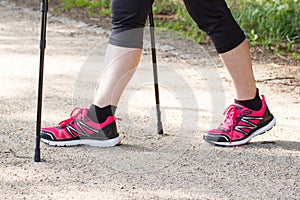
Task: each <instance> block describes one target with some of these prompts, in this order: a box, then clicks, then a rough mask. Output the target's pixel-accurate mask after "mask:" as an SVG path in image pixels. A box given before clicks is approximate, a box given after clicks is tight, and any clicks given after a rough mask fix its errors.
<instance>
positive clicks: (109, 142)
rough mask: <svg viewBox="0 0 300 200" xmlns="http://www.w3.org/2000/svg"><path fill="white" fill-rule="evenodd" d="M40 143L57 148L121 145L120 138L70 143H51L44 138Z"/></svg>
mask: <svg viewBox="0 0 300 200" xmlns="http://www.w3.org/2000/svg"><path fill="white" fill-rule="evenodd" d="M41 141H42V142H44V143H46V144H48V145H50V146H57V147H69V146H78V145H87V146H92V147H113V146H116V145H118V144H120V143H121V141H120V138H119V137H116V138H113V139H109V140H89V139H81V140H70V141H51V140H47V139H44V138H41Z"/></svg>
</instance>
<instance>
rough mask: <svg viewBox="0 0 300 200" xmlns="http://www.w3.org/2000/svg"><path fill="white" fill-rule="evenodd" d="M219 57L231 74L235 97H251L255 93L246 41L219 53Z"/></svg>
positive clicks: (245, 98) (246, 98)
mask: <svg viewBox="0 0 300 200" xmlns="http://www.w3.org/2000/svg"><path fill="white" fill-rule="evenodd" d="M220 57H221V59H222V61H223V63H224V65H225V66H226V68H227V69H228V71H229V73H230V75H231V78H232V81H233V86H234V89H235V94H236V99H237V100H249V99H253V98H254V97H255V95H256V84H255V79H254V75H253V70H252V63H251V56H250V51H249V46H248V42H247V41H246V40H244V42H242V43H241V44H240V45H239V46H237V47H236V48H234V49H232V50H230V51H228V52H225V53H222V54H220Z"/></svg>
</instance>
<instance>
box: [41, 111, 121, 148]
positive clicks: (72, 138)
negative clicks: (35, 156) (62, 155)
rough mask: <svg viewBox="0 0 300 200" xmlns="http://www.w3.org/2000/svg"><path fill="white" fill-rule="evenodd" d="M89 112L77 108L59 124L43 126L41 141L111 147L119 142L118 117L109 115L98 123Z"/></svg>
mask: <svg viewBox="0 0 300 200" xmlns="http://www.w3.org/2000/svg"><path fill="white" fill-rule="evenodd" d="M76 111H77V112H76ZM75 112H76V113H75ZM88 112H89V111H88V109H86V108H75V109H74V110H73V111H72V113H71V115H70V118H69V119H66V120H64V121H62V122H60V123H59V124H58V126H55V127H47V128H42V129H41V141H43V142H44V143H46V144H48V145H51V146H75V145H89V146H98V147H110V146H115V145H117V144H119V143H120V138H119V134H118V132H117V126H116V118H115V117H114V116H109V117H107V118H106V120H105V121H104V122H103V123H96V122H94V121H92V120H91V119H90V118H89V117H88Z"/></svg>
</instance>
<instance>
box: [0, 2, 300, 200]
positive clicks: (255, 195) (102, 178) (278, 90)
mask: <svg viewBox="0 0 300 200" xmlns="http://www.w3.org/2000/svg"><path fill="white" fill-rule="evenodd" d="M39 27H40V13H39V12H38V11H32V10H30V9H22V8H20V7H18V6H15V5H13V4H12V3H9V2H8V1H4V0H0V41H1V43H0V44H1V45H0V58H1V59H0V67H1V73H0V77H1V78H0V85H1V87H0V103H1V111H0V119H1V128H0V141H1V147H0V157H1V159H0V160H1V162H0V171H1V173H0V177H1V182H0V198H1V199H300V134H299V133H298V131H299V130H300V124H299V121H300V117H299V111H300V99H299V87H298V85H297V84H295V82H296V83H299V82H297V81H298V80H299V79H300V76H299V70H297V69H298V68H297V66H286V67H285V69H284V71H278V69H279V68H277V69H276V67H278V66H276V65H275V64H272V63H269V64H264V65H262V64H254V69H255V73H256V75H257V78H258V80H259V83H258V84H259V87H260V89H261V91H262V92H263V93H264V94H265V95H266V98H267V101H269V106H270V109H271V111H272V112H273V114H274V115H275V116H276V117H277V123H278V124H277V126H276V127H275V128H273V129H272V131H270V132H268V133H266V134H264V135H262V136H259V137H256V138H254V139H253V140H252V141H251V143H250V144H248V145H245V146H242V147H234V148H220V147H215V146H212V145H209V144H206V143H204V142H203V141H202V134H203V132H204V131H205V130H207V129H208V128H210V127H211V126H213V125H215V124H216V123H217V122H218V120H219V119H220V118H222V116H219V115H220V113H221V111H222V109H223V108H224V106H225V105H226V104H228V103H230V102H231V101H232V99H231V97H232V92H231V83H230V81H229V78H228V74H227V72H226V71H225V70H224V68H223V67H220V66H219V64H218V60H215V58H211V57H210V56H209V55H208V54H207V52H206V50H205V49H203V48H201V47H199V46H198V45H193V44H191V43H190V42H187V41H182V40H176V43H177V44H180V45H179V46H180V48H176V49H175V48H174V47H172V43H174V41H175V40H174V39H173V40H170V39H166V38H165V40H163V37H161V40H158V43H159V44H158V60H159V67H160V69H159V70H160V71H159V78H160V83H161V104H162V116H163V124H164V130H165V132H166V133H167V135H166V136H164V137H158V136H157V135H156V134H155V132H156V130H155V126H156V124H155V107H154V106H155V105H154V103H155V102H154V92H153V87H152V70H151V55H150V52H149V42H148V40H147V39H146V41H145V50H144V53H143V58H142V60H141V64H140V67H139V69H138V71H137V74H136V75H135V77H134V78H133V80H132V81H131V82H130V84H129V86H128V88H127V90H126V93H125V94H124V96H123V97H122V100H121V102H120V106H119V109H118V111H117V116H118V117H120V118H122V121H119V122H118V127H119V131H120V134H121V137H122V142H123V144H122V145H120V146H117V147H114V148H91V147H85V146H80V147H73V148H54V147H49V146H46V145H44V144H42V145H41V152H42V162H40V163H34V162H33V152H34V141H35V138H34V134H35V117H36V116H35V115H36V91H37V77H38V62H39V60H38V59H39V49H38V46H39V31H40V29H39ZM47 34H48V36H47V42H48V43H47V51H46V59H45V86H44V104H43V126H48V125H54V124H56V123H58V122H59V120H62V119H64V118H67V117H68V113H70V111H71V110H72V109H73V107H74V106H75V105H80V106H88V104H89V102H90V101H91V99H92V97H93V92H94V87H91V86H95V85H96V83H97V79H98V78H99V76H100V75H101V70H103V67H101V61H102V56H103V52H104V50H105V47H106V41H107V37H108V36H107V31H105V30H102V29H100V28H95V27H92V26H88V25H86V24H84V23H74V22H73V21H71V20H67V19H61V18H57V17H51V16H50V17H49V23H48V33H47ZM187 49H189V50H190V49H192V51H187ZM187 52H188V53H187ZM191 52H192V53H191ZM298 67H299V66H298ZM280 69H281V68H280ZM274 77H275V78H274ZM280 77H281V79H280ZM282 77H283V78H282ZM288 83H290V84H288ZM293 84H295V85H293ZM89 88H92V89H89ZM224 91H226V93H225V92H224ZM216 102H218V106H217V107H214V108H212V105H213V104H214V105H215V103H216Z"/></svg>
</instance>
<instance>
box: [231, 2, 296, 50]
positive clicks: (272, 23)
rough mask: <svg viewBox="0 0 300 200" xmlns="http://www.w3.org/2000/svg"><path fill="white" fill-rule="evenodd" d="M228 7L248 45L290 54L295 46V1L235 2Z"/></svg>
mask: <svg viewBox="0 0 300 200" xmlns="http://www.w3.org/2000/svg"><path fill="white" fill-rule="evenodd" d="M229 5H231V8H232V13H233V15H234V16H235V18H236V20H237V21H238V23H239V24H240V26H241V27H242V28H243V29H244V30H245V32H246V35H247V38H248V40H249V41H250V43H251V44H252V45H264V46H268V47H269V48H270V49H278V50H279V51H280V50H287V51H293V50H294V47H295V44H296V43H299V41H300V1H299V0H239V1H230V2H229Z"/></svg>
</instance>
